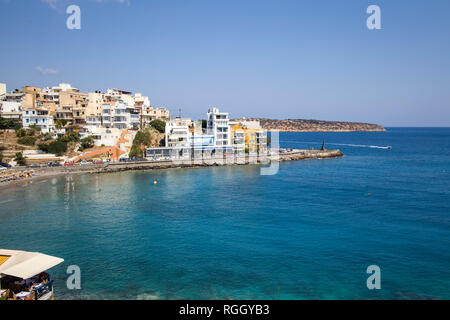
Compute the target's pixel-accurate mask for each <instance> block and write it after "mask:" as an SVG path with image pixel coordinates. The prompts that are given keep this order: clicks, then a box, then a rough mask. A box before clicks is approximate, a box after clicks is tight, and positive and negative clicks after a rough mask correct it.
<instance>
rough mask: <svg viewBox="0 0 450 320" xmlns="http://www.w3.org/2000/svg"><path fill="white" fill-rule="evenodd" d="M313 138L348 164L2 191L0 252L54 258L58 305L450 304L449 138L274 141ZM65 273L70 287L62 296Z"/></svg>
mask: <svg viewBox="0 0 450 320" xmlns="http://www.w3.org/2000/svg"><path fill="white" fill-rule="evenodd" d="M323 140H325V141H326V142H327V143H330V144H327V148H329V149H333V148H339V149H340V150H341V151H343V152H344V153H345V156H344V157H343V158H339V159H326V160H325V159H324V160H317V159H316V160H305V161H291V162H283V163H281V164H280V167H279V172H278V174H276V175H272V176H264V175H260V166H257V165H248V166H229V167H211V168H198V169H170V170H159V171H138V172H122V173H113V174H103V175H80V176H73V177H59V178H53V179H49V180H48V181H44V182H35V183H32V184H29V185H27V186H25V187H16V188H12V189H11V188H7V189H3V190H1V192H0V247H2V248H8V249H22V250H30V251H40V252H44V253H47V254H51V255H55V256H58V257H62V258H64V259H65V261H64V263H62V264H61V265H59V266H57V267H55V268H53V269H52V270H51V271H52V275H53V278H54V280H55V295H56V298H57V299H73V298H77V299H80V298H81V299H94V298H96V299H185V298H186V299H430V298H438V299H450V188H449V187H450V128H388V132H373V133H280V143H281V146H282V147H293V148H309V147H311V146H314V147H320V145H321V143H322V141H323ZM331 143H333V144H331ZM367 146H392V149H391V150H387V149H379V148H373V147H367ZM155 178H156V179H158V180H159V183H158V184H156V185H155V184H153V180H154V179H155ZM69 265H78V266H79V267H80V269H81V281H82V284H81V285H82V289H81V290H68V289H67V288H66V279H67V277H68V275H67V274H66V269H67V267H68V266H69ZM369 265H378V266H379V267H380V268H381V289H380V290H369V289H368V288H367V286H366V280H367V277H368V276H369V275H368V274H367V273H366V269H367V267H368V266H369Z"/></svg>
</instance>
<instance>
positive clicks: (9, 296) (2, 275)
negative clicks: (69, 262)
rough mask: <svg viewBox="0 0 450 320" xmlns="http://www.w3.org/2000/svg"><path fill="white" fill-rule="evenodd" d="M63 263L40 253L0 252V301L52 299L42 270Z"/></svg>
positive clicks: (51, 287)
mask: <svg viewBox="0 0 450 320" xmlns="http://www.w3.org/2000/svg"><path fill="white" fill-rule="evenodd" d="M63 261H64V259H61V258H57V257H53V256H49V255H46V254H43V253H40V252H28V251H22V250H7V249H0V300H54V295H53V280H52V279H51V277H50V274H48V273H47V272H46V271H47V270H48V269H51V268H53V267H54V266H56V265H58V264H60V263H61V262H63Z"/></svg>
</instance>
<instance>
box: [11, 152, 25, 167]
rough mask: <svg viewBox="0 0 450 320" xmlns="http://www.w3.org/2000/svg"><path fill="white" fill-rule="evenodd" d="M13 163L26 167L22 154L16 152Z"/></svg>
mask: <svg viewBox="0 0 450 320" xmlns="http://www.w3.org/2000/svg"><path fill="white" fill-rule="evenodd" d="M14 161H16V162H17V164H18V165H19V166H26V165H27V161H26V160H25V158H24V157H23V155H22V152H16V157H15V158H14Z"/></svg>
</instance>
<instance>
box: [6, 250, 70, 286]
mask: <svg viewBox="0 0 450 320" xmlns="http://www.w3.org/2000/svg"><path fill="white" fill-rule="evenodd" d="M0 256H1V257H2V261H3V263H1V264H0V276H4V275H8V276H13V277H17V278H22V279H28V278H31V277H33V276H35V275H37V274H39V273H41V272H44V271H46V270H48V269H50V268H53V267H54V266H56V265H58V264H60V263H61V262H63V261H64V259H61V258H57V257H52V256H49V255H46V254H43V253H39V252H27V251H20V250H6V249H0Z"/></svg>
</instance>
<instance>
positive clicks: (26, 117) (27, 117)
mask: <svg viewBox="0 0 450 320" xmlns="http://www.w3.org/2000/svg"><path fill="white" fill-rule="evenodd" d="M31 125H35V126H36V127H39V128H40V129H41V132H43V133H49V132H53V131H55V125H54V122H53V116H51V115H49V113H48V110H46V109H39V108H35V109H26V110H23V111H22V126H23V127H24V128H25V129H26V128H29V127H30V126H31Z"/></svg>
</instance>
